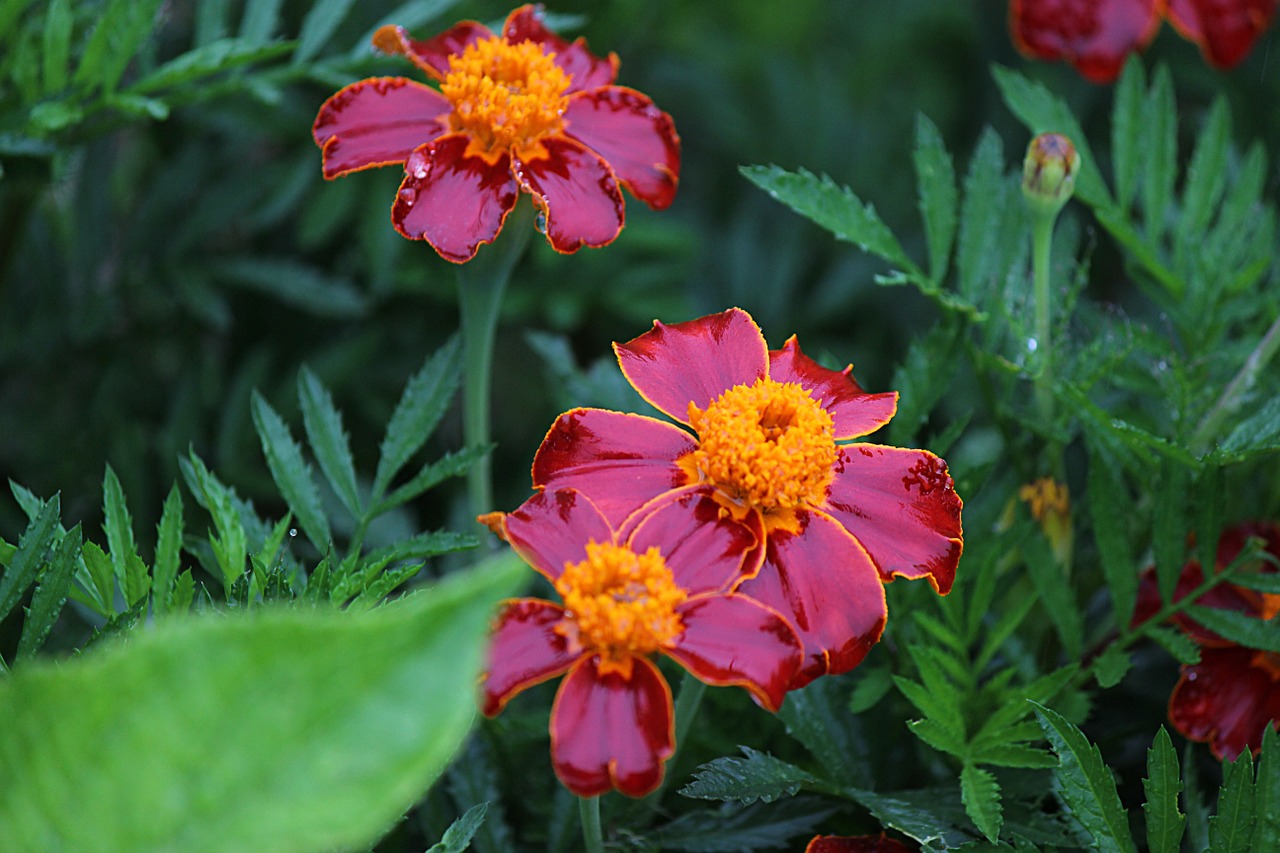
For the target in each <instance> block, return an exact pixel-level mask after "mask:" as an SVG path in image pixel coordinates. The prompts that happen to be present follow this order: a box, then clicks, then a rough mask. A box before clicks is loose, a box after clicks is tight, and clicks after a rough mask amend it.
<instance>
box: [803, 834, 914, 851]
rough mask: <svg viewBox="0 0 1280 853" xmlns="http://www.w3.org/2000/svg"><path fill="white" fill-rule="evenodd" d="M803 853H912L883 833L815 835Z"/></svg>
mask: <svg viewBox="0 0 1280 853" xmlns="http://www.w3.org/2000/svg"><path fill="white" fill-rule="evenodd" d="M804 853H912V848H910V847H908V846H907V845H905V844H903V843H902V842H901V841H898V840H896V839H893V838H889V837H888V836H886V835H885V834H884V833H883V832H882V833H880V834H879V835H817V836H814V838H813V840H812V841H810V842H809V845H808V846H807V847H805V848H804Z"/></svg>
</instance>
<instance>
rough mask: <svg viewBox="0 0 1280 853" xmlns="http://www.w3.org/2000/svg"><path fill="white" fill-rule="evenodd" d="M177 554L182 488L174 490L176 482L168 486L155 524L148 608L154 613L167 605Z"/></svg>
mask: <svg viewBox="0 0 1280 853" xmlns="http://www.w3.org/2000/svg"><path fill="white" fill-rule="evenodd" d="M181 556H182V492H180V491H178V484H177V483H174V484H173V486H172V487H171V488H170V489H169V496H168V497H167V498H165V501H164V509H163V510H162V511H161V513H160V524H159V525H158V526H157V527H156V561H155V566H153V567H152V572H151V576H152V581H151V608H152V610H154V611H155V612H156V613H164V612H165V611H167V610H168V609H169V599H170V596H171V595H172V594H173V584H174V582H175V580H176V579H177V577H178V568H179V561H180V559H181Z"/></svg>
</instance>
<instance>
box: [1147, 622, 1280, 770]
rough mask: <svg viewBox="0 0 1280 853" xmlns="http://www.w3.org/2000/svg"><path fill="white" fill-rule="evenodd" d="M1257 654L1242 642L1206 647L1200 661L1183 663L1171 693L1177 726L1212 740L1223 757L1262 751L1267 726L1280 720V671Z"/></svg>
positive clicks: (1171, 712) (1191, 735)
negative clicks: (1256, 661)
mask: <svg viewBox="0 0 1280 853" xmlns="http://www.w3.org/2000/svg"><path fill="white" fill-rule="evenodd" d="M1257 654H1258V653H1257V652H1255V651H1254V650H1253V649H1244V648H1240V647H1239V646H1232V647H1229V648H1222V649H1202V650H1201V652H1200V663H1198V664H1195V665H1193V666H1188V667H1183V671H1182V679H1181V680H1180V681H1179V682H1178V684H1177V686H1176V687H1174V689H1173V694H1172V695H1171V696H1170V697H1169V721H1170V722H1171V723H1173V726H1174V728H1176V729H1177V730H1178V731H1179V732H1181V733H1182V734H1183V735H1185V736H1186V737H1188V738H1190V739H1191V740H1196V741H1208V742H1209V746H1210V748H1211V749H1212V750H1213V754H1214V755H1215V756H1216V757H1218V758H1220V759H1221V758H1231V759H1235V758H1236V757H1237V756H1239V755H1240V753H1241V752H1244V751H1245V750H1246V749H1250V750H1253V751H1255V752H1256V751H1257V750H1258V749H1259V748H1260V747H1261V746H1262V733H1263V731H1265V729H1266V727H1267V725H1268V724H1270V725H1272V726H1275V725H1276V722H1277V721H1280V680H1277V679H1278V677H1280V672H1275V673H1273V672H1271V671H1270V670H1269V669H1268V668H1267V667H1265V666H1258V665H1255V664H1254V659H1255V656H1256V655H1257Z"/></svg>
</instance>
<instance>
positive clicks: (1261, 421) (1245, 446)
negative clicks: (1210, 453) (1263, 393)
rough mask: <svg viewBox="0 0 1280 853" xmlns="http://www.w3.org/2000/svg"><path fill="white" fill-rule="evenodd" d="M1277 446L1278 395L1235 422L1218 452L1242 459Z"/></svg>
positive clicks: (1279, 443) (1279, 439)
mask: <svg viewBox="0 0 1280 853" xmlns="http://www.w3.org/2000/svg"><path fill="white" fill-rule="evenodd" d="M1277 448H1280V397H1271V398H1270V399H1268V400H1266V401H1264V402H1262V404H1261V405H1259V406H1258V410H1257V411H1256V412H1254V413H1252V414H1250V415H1248V416H1247V417H1245V418H1242V419H1240V420H1239V421H1237V422H1236V426H1235V428H1234V429H1232V430H1231V432H1230V433H1229V434H1228V435H1227V437H1226V438H1224V439H1223V440H1222V444H1221V445H1220V446H1219V447H1218V452H1219V453H1220V454H1222V455H1224V456H1226V457H1234V458H1235V459H1238V460H1243V459H1245V458H1247V457H1249V456H1252V455H1253V454H1256V453H1265V452H1269V451H1272V450H1275V449H1277Z"/></svg>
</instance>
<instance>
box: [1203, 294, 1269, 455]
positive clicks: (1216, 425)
mask: <svg viewBox="0 0 1280 853" xmlns="http://www.w3.org/2000/svg"><path fill="white" fill-rule="evenodd" d="M1277 350H1280V317H1277V318H1276V319H1275V322H1273V323H1272V324H1271V328H1270V329H1267V333H1266V334H1265V335H1263V336H1262V340H1260V341H1258V345H1257V346H1256V347H1254V349H1253V352H1251V353H1249V357H1248V358H1246V359H1245V360H1244V364H1243V365H1242V366H1241V367H1240V370H1239V372H1237V373H1236V375H1235V376H1234V377H1233V378H1232V380H1231V382H1230V384H1228V385H1227V387H1226V389H1224V390H1223V392H1222V395H1221V396H1220V397H1218V399H1217V400H1216V401H1215V402H1214V404H1213V407H1212V408H1210V409H1209V411H1208V412H1207V413H1206V414H1205V416H1204V418H1203V419H1202V420H1201V421H1200V425H1199V426H1198V427H1196V431H1195V435H1193V436H1192V437H1191V446H1192V448H1195V449H1198V450H1200V451H1201V452H1203V451H1204V450H1207V449H1208V447H1207V445H1208V444H1209V442H1210V441H1212V440H1213V439H1214V438H1216V437H1217V434H1218V430H1219V429H1220V428H1221V426H1222V422H1223V421H1224V420H1226V418H1228V417H1229V416H1230V415H1231V414H1232V412H1234V411H1235V410H1236V407H1237V406H1239V405H1240V402H1241V400H1243V399H1244V395H1245V394H1247V393H1249V391H1250V389H1252V388H1253V386H1254V383H1256V382H1257V381H1258V374H1259V373H1261V372H1262V371H1263V369H1264V368H1265V367H1266V366H1267V365H1268V364H1270V363H1271V359H1272V358H1274V357H1275V354H1276V351H1277Z"/></svg>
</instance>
